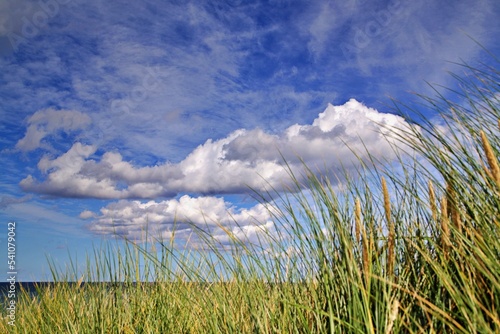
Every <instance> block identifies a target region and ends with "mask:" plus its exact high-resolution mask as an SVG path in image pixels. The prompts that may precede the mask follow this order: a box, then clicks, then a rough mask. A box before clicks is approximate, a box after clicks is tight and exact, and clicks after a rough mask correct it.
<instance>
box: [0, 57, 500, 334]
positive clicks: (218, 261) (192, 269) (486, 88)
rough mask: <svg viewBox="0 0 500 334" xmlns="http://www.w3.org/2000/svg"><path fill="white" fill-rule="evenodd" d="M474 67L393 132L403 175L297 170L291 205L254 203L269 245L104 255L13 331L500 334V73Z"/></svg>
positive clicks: (32, 307)
mask: <svg viewBox="0 0 500 334" xmlns="http://www.w3.org/2000/svg"><path fill="white" fill-rule="evenodd" d="M497 63H498V62H497ZM497 63H496V64H497ZM463 68H464V70H465V73H466V74H465V75H464V76H457V77H456V79H457V83H458V86H459V87H460V88H459V89H456V90H453V91H450V92H447V93H446V94H444V93H443V94H440V93H439V92H438V91H436V96H435V97H425V96H422V97H421V98H422V101H423V104H424V106H425V108H427V109H430V110H432V111H433V113H434V114H435V115H436V117H435V118H432V119H426V118H425V117H419V121H418V122H417V121H411V119H410V118H407V119H408V120H409V124H411V125H410V126H409V127H407V128H405V129H398V131H393V132H392V133H391V134H390V135H391V136H392V139H391V143H394V149H395V151H396V152H398V159H397V161H396V162H377V161H375V158H372V160H371V161H369V162H367V161H361V160H360V164H359V167H358V168H357V169H350V170H345V171H344V172H342V173H340V174H339V173H337V174H333V173H330V174H328V173H323V174H321V173H317V172H316V171H315V170H313V169H312V167H311V166H305V165H304V167H303V172H302V173H297V172H292V168H289V171H290V178H291V180H292V182H291V186H289V189H288V192H272V191H270V192H269V193H260V194H256V195H257V196H258V198H259V199H260V200H261V201H262V203H263V204H265V205H267V207H268V209H269V213H270V215H271V216H272V217H273V222H274V228H269V229H267V228H262V229H261V230H260V232H259V233H258V234H257V235H258V238H253V239H251V240H250V239H248V240H246V239H244V238H241V237H238V236H237V235H236V234H235V233H233V232H232V230H230V229H229V228H227V227H225V226H222V225H220V226H219V227H220V228H221V229H222V230H224V231H225V232H226V234H227V237H228V238H227V239H228V240H230V242H229V244H228V243H224V244H223V243H222V242H221V241H219V240H218V239H215V238H213V237H212V236H211V235H210V233H209V232H208V230H204V229H201V228H199V227H196V226H193V230H195V231H197V234H196V240H197V242H198V246H199V248H194V247H184V248H181V249H180V248H178V247H176V246H175V240H174V239H175V236H173V237H172V239H171V240H156V244H157V245H158V247H159V250H160V252H151V251H150V250H149V248H148V246H141V245H136V244H132V243H128V244H127V247H126V248H124V249H121V250H117V249H112V248H106V247H105V248H96V251H95V254H94V259H95V261H90V260H88V261H87V267H89V268H91V269H89V270H88V271H87V273H85V275H84V280H83V282H82V280H80V281H78V282H77V283H76V284H70V283H69V281H76V280H79V279H80V275H79V274H78V275H77V274H73V275H64V274H61V273H60V271H58V270H56V269H54V278H55V280H58V281H62V282H61V283H58V284H56V285H53V286H51V287H46V288H43V289H42V288H40V290H39V291H38V295H37V296H36V297H33V296H31V295H29V294H27V293H23V294H21V295H20V297H19V300H18V304H17V307H18V308H17V312H18V313H17V314H18V318H17V326H16V327H14V328H12V327H9V325H8V324H7V321H6V320H2V321H1V322H0V331H2V332H12V333H328V332H329V333H499V332H500V313H499V310H500V241H499V240H500V168H499V160H498V159H499V155H500V137H499V132H500V112H499V105H500V104H499V97H500V92H499V88H500V85H499V80H498V79H499V72H498V69H497V67H495V66H486V65H480V66H478V67H476V68H473V67H469V66H467V65H464V66H463ZM445 95H446V96H452V98H447V97H445ZM396 106H397V107H396V108H397V111H398V112H399V113H400V114H403V115H407V114H411V115H416V114H417V109H411V108H409V107H407V106H404V105H403V104H401V103H397V104H396ZM421 108H422V107H420V108H419V110H421ZM394 138H396V139H397V142H395V141H394ZM285 165H286V164H285ZM270 198H272V199H273V200H272V202H269V199H270ZM235 224H236V223H235ZM257 226H263V225H262V224H258V225H257ZM200 245H201V246H200ZM93 263H95V265H94V264H93ZM75 272H76V271H75ZM90 281H98V282H100V281H107V283H99V284H91V283H88V282H90ZM152 281H154V282H152ZM118 283H119V284H118ZM4 315H5V312H4ZM4 319H5V318H4Z"/></svg>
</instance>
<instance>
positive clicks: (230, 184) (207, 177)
mask: <svg viewBox="0 0 500 334" xmlns="http://www.w3.org/2000/svg"><path fill="white" fill-rule="evenodd" d="M31 126H32V125H30V127H29V128H28V131H27V134H26V136H25V137H24V138H23V139H21V140H20V141H19V143H24V142H26V140H25V138H28V137H29V136H33V135H32V132H33V131H31V130H30V129H31ZM407 126H408V124H407V123H406V121H405V120H404V119H403V118H401V117H399V116H396V115H393V114H386V113H381V112H378V111H377V110H375V109H372V108H369V107H366V106H365V105H363V104H362V103H360V102H358V101H356V100H354V99H351V100H349V101H348V102H346V103H345V104H344V105H340V106H333V105H331V104H330V105H328V107H327V108H326V109H325V111H324V112H322V113H320V114H319V115H318V117H317V118H316V119H314V121H313V122H312V123H311V124H302V125H301V124H294V125H291V126H289V127H288V128H286V129H285V130H284V131H283V132H282V133H280V134H270V133H267V132H265V131H264V130H262V129H259V128H255V129H251V130H247V129H238V130H236V131H234V132H232V133H230V134H229V135H228V136H226V137H224V138H221V139H218V140H212V139H208V140H207V141H206V142H205V143H204V144H202V145H199V146H198V147H196V148H195V149H194V150H193V151H192V152H191V153H190V154H188V155H187V156H186V157H185V158H184V159H183V160H182V161H180V162H179V163H175V164H173V163H163V164H158V165H154V166H135V165H133V164H132V163H130V162H128V161H125V160H124V159H123V157H122V155H121V154H120V153H119V152H105V153H103V154H102V155H101V156H98V155H97V154H96V153H97V151H98V149H99V148H98V147H97V146H95V145H85V144H82V143H79V142H76V143H74V144H73V146H72V147H71V148H70V149H69V150H68V151H67V152H66V153H64V154H62V155H60V156H58V157H55V158H52V157H50V156H48V155H45V156H43V157H42V158H41V159H40V161H39V162H38V165H37V167H38V170H39V172H40V173H41V174H42V175H43V179H42V180H38V179H36V178H35V177H34V176H33V175H28V176H27V177H26V178H24V179H23V180H22V181H21V182H20V186H21V187H22V189H23V190H24V191H26V192H33V193H39V194H43V195H50V196H54V197H73V198H98V199H155V198H169V197H175V196H176V195H178V194H182V193H194V194H200V195H211V194H216V193H217V194H241V193H248V192H249V191H250V189H253V190H257V191H266V190H269V189H270V188H273V189H275V190H278V191H279V190H283V189H284V188H285V187H286V184H287V183H288V181H287V180H289V172H290V171H288V170H287V168H285V167H284V166H283V162H284V161H286V163H287V164H288V166H289V167H290V169H291V171H292V172H294V173H300V171H301V170H302V169H303V163H305V164H306V165H307V166H309V167H311V168H314V169H316V168H317V169H318V170H319V171H323V172H331V171H340V170H342V169H347V170H349V169H350V168H353V167H356V166H359V165H360V163H361V161H364V162H366V161H368V160H369V158H370V157H372V158H374V159H375V160H391V159H392V158H394V156H395V152H394V147H396V146H397V140H396V139H394V138H393V137H391V131H394V132H398V131H400V129H405V128H406V127H407ZM48 127H49V128H56V126H54V125H49V126H48ZM47 135H48V134H47ZM37 138H38V137H37Z"/></svg>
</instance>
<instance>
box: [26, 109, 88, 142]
mask: <svg viewBox="0 0 500 334" xmlns="http://www.w3.org/2000/svg"><path fill="white" fill-rule="evenodd" d="M90 123H91V119H90V117H89V116H88V115H86V114H83V113H81V112H79V111H73V110H55V109H53V108H49V109H43V110H39V111H37V112H36V113H34V114H33V115H32V116H31V117H30V118H29V119H28V129H27V130H26V134H25V135H24V137H23V138H22V139H20V140H19V141H18V142H17V144H16V148H17V149H19V150H21V151H24V152H28V151H33V150H35V149H37V148H39V147H40V145H41V141H42V139H43V138H45V137H47V136H49V135H51V134H53V133H55V132H57V131H60V130H62V131H64V132H66V133H70V132H73V131H76V130H80V129H84V128H86V127H87V126H89V125H90Z"/></svg>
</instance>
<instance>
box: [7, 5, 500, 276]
mask: <svg viewBox="0 0 500 334" xmlns="http://www.w3.org/2000/svg"><path fill="white" fill-rule="evenodd" d="M499 14H500V4H499V3H498V1H494V0H476V1H472V0H462V1H429V0H416V1H403V0H394V1H368V0H346V1H300V0H297V1H294V0H268V1H253V0H218V1H216V0H206V1H203V0H199V1H178V0H171V1H159V0H149V1H103V0H88V1H81V0H41V1H27V0H15V1H14V0H3V1H2V2H0V69H1V72H0V113H1V118H0V119H1V122H0V130H1V133H2V136H1V140H0V154H1V155H0V161H1V165H2V170H3V172H2V173H1V175H0V219H1V221H2V222H3V223H2V224H1V225H0V226H4V229H5V231H4V232H1V231H0V243H1V245H3V246H1V245H0V247H2V248H3V249H4V250H5V249H6V234H7V227H6V225H7V224H6V223H7V222H8V221H16V222H17V224H18V225H17V226H18V228H17V234H18V240H17V248H18V254H17V256H18V269H19V279H20V280H25V281H31V280H43V279H46V278H48V274H49V272H48V270H47V265H46V262H47V261H46V256H50V257H51V258H54V259H55V260H56V262H57V263H60V264H61V266H64V264H65V263H66V261H67V259H68V256H75V257H76V256H78V257H79V258H82V257H83V255H84V254H85V252H92V247H93V244H95V243H99V242H100V240H101V239H102V238H105V239H106V238H110V237H111V236H112V234H113V233H118V234H119V235H122V236H126V237H128V238H132V239H134V238H139V235H140V232H141V229H142V228H143V227H144V224H145V222H146V221H147V222H148V223H149V224H151V226H152V227H153V228H154V229H155V231H157V232H159V233H160V234H161V235H162V236H163V237H169V235H170V233H171V230H172V226H173V225H174V221H177V222H181V223H182V222H183V221H190V222H191V223H193V224H199V225H200V226H205V227H206V224H205V222H207V221H209V222H210V221H211V222H213V221H218V222H219V224H221V225H222V226H229V227H231V229H234V230H233V231H234V232H235V233H236V234H238V233H239V234H247V235H248V234H250V235H251V234H252V233H253V232H254V229H255V226H256V221H258V222H260V224H262V225H264V226H267V225H269V224H272V223H271V222H270V221H269V217H268V215H267V212H266V210H265V209H264V208H263V207H262V206H260V205H259V204H258V203H256V202H254V201H252V200H251V196H250V192H249V190H248V189H249V188H248V187H249V186H251V187H253V188H255V189H258V190H264V189H265V186H266V183H265V182H263V179H265V180H266V182H268V183H267V184H268V185H272V186H274V187H276V188H277V189H278V190H280V189H281V187H282V185H283V182H285V181H284V180H285V179H286V172H285V171H284V170H283V168H282V166H281V164H280V162H281V160H280V154H279V153H278V150H279V151H281V154H283V156H284V157H285V158H286V159H287V160H288V161H289V162H290V163H291V167H292V168H297V170H298V168H299V166H300V162H299V161H298V159H297V155H299V156H301V157H302V158H303V159H304V160H305V161H306V163H308V164H310V165H312V166H327V167H328V168H329V169H335V168H339V167H340V165H341V164H342V165H344V166H347V168H351V167H355V166H356V162H355V161H354V159H353V156H352V154H351V152H350V150H349V149H347V148H346V147H345V146H344V143H346V142H347V143H348V144H349V146H350V147H351V148H360V149H361V148H362V147H363V145H366V146H367V148H368V149H369V151H370V153H372V154H374V155H375V156H377V157H380V158H387V159H390V158H391V154H392V153H391V150H390V145H389V143H387V142H386V141H384V140H383V138H382V136H380V134H379V132H380V131H379V130H380V129H381V128H380V124H381V123H383V124H386V125H388V126H390V127H393V128H394V127H398V126H404V124H405V121H404V120H403V119H402V118H400V117H397V116H395V115H393V114H391V113H390V112H391V109H390V108H389V107H388V106H389V105H390V104H391V100H390V98H391V97H392V98H396V99H399V100H402V101H405V102H407V101H410V100H412V99H413V97H412V95H410V94H409V93H410V92H413V91H416V92H421V93H427V94H428V93H431V90H430V89H429V87H428V86H427V84H426V81H427V82H430V83H433V84H437V85H445V86H446V85H448V86H449V85H453V81H452V79H451V77H450V76H449V75H448V74H447V71H460V68H459V67H457V66H455V65H453V62H461V61H465V62H470V63H474V62H480V61H484V60H485V59H487V58H485V52H484V51H483V50H482V49H481V47H480V46H479V45H478V43H479V44H481V45H482V46H484V47H485V48H486V49H488V50H490V51H492V52H497V51H498V43H497V42H498V35H499V32H500V29H499V28H500V27H499V23H498V22H499V21H500V20H499V18H500V17H499ZM469 36H471V37H473V38H474V39H475V40H476V41H474V40H473V39H472V38H471V37H469ZM428 116H429V117H432V116H433V115H431V114H429V115H428ZM363 143H365V144H363ZM202 213H203V214H202ZM207 217H208V220H207ZM231 217H232V218H236V219H237V220H238V222H239V224H240V229H239V230H237V229H236V227H234V224H233V223H232V221H231ZM266 224H267V225H266ZM209 225H210V224H209ZM179 226H180V229H181V233H179V234H178V236H179V238H182V237H183V235H184V236H185V237H186V238H187V236H188V235H189V225H187V224H185V225H182V224H181V225H178V227H179ZM208 228H209V229H210V231H211V233H213V235H214V236H215V237H216V238H219V240H221V242H224V233H223V231H222V230H220V229H218V228H217V227H216V226H215V224H212V225H210V226H209V227H208ZM252 231H253V232H252ZM4 254H5V261H3V260H2V259H1V258H0V272H6V271H7V269H6V262H7V254H6V250H5V251H4ZM0 256H1V254H0ZM0 280H3V279H2V278H0Z"/></svg>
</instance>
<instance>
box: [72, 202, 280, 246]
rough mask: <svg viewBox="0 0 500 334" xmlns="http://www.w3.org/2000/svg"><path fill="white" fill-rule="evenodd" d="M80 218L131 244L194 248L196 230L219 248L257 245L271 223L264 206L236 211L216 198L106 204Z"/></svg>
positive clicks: (99, 231) (96, 229)
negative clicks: (181, 243)
mask: <svg viewBox="0 0 500 334" xmlns="http://www.w3.org/2000/svg"><path fill="white" fill-rule="evenodd" d="M80 217H86V218H94V220H93V221H92V222H91V223H90V224H89V225H88V228H89V230H90V231H92V232H94V233H96V234H104V235H115V236H119V237H125V238H127V239H130V240H143V239H144V238H145V237H146V235H147V236H150V237H152V238H160V239H163V240H164V241H167V240H169V239H170V238H172V237H173V235H174V234H175V236H176V238H181V239H185V240H186V241H187V240H188V239H189V243H190V244H191V245H193V244H194V243H197V242H199V241H200V239H203V238H200V235H199V234H198V233H199V232H197V227H200V228H202V230H203V231H204V233H209V234H210V236H211V238H213V239H212V240H215V241H218V242H219V243H220V245H229V244H231V242H232V241H233V240H235V238H236V239H238V240H244V241H246V242H251V241H256V239H255V238H256V237H257V236H258V234H259V233H269V230H270V229H272V227H273V223H272V222H271V220H270V218H271V217H270V214H269V211H268V209H267V208H266V206H265V205H264V204H257V205H255V206H253V207H251V208H248V209H238V210H237V209H235V208H234V207H232V206H230V204H229V203H227V202H225V201H224V199H222V198H217V197H210V196H204V197H198V198H194V197H190V196H188V195H184V196H182V197H180V198H179V199H170V200H165V201H159V202H158V201H148V202H140V201H127V200H121V201H118V202H114V203H111V204H109V205H108V206H106V207H104V208H102V209H101V210H100V214H97V213H93V212H90V211H84V212H82V213H81V214H80Z"/></svg>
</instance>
